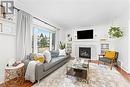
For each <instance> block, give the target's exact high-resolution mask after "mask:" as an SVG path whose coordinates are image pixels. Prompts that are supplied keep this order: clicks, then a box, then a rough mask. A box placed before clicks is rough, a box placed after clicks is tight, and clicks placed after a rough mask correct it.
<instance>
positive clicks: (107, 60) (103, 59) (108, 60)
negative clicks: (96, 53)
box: [99, 58, 111, 63]
mask: <svg viewBox="0 0 130 87" xmlns="http://www.w3.org/2000/svg"><path fill="white" fill-rule="evenodd" d="M99 60H100V61H103V62H106V63H111V59H109V58H99Z"/></svg>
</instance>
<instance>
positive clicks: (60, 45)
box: [59, 41, 65, 50]
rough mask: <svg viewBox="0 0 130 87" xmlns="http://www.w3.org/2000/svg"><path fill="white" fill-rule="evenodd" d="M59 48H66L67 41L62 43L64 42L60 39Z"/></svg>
mask: <svg viewBox="0 0 130 87" xmlns="http://www.w3.org/2000/svg"><path fill="white" fill-rule="evenodd" d="M59 48H60V49H61V50H63V49H65V43H62V42H61V41H60V44H59Z"/></svg>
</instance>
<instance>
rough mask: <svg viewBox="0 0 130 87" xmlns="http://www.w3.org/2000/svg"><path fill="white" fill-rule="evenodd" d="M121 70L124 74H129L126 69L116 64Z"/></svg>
mask: <svg viewBox="0 0 130 87" xmlns="http://www.w3.org/2000/svg"><path fill="white" fill-rule="evenodd" d="M117 67H118V68H119V69H120V70H121V71H123V73H124V74H126V75H130V73H128V72H127V71H126V70H124V69H123V68H121V66H117Z"/></svg>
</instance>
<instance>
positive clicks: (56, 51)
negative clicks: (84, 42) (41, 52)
mask: <svg viewBox="0 0 130 87" xmlns="http://www.w3.org/2000/svg"><path fill="white" fill-rule="evenodd" d="M50 53H51V57H52V58H55V57H58V56H59V51H58V50H53V51H50Z"/></svg>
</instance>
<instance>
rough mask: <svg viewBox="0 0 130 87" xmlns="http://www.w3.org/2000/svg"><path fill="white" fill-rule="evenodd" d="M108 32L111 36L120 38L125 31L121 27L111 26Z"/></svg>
mask: <svg viewBox="0 0 130 87" xmlns="http://www.w3.org/2000/svg"><path fill="white" fill-rule="evenodd" d="M108 34H109V35H110V38H120V37H122V36H123V32H122V31H121V30H120V27H111V28H110V29H109V32H108Z"/></svg>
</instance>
